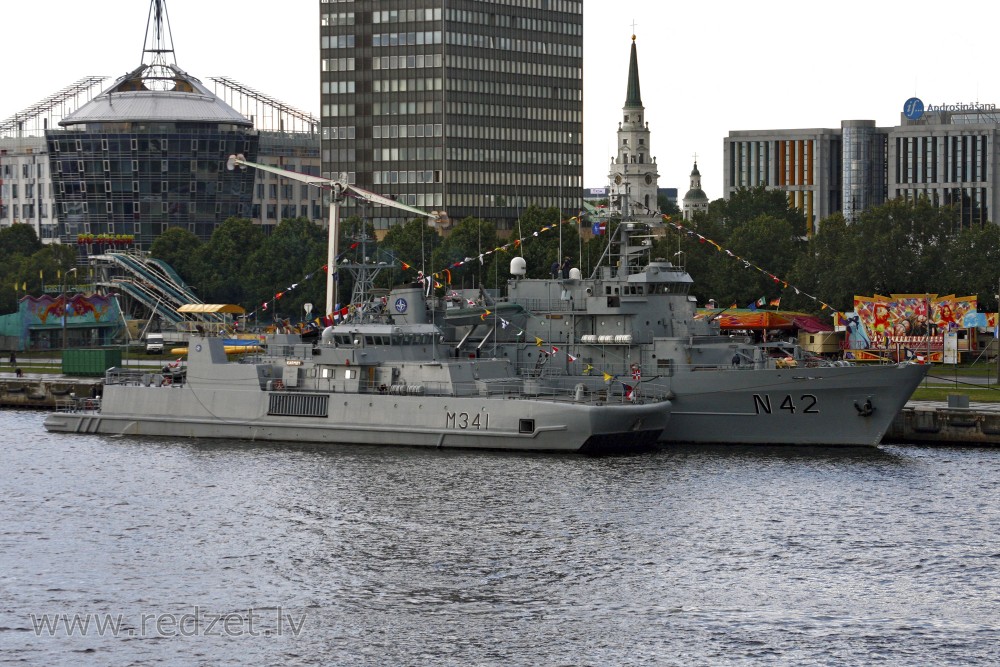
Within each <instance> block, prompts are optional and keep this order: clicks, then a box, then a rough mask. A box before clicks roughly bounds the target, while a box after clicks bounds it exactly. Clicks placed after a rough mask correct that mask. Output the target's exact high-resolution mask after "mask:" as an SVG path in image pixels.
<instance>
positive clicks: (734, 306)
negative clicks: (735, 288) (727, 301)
mask: <svg viewBox="0 0 1000 667" xmlns="http://www.w3.org/2000/svg"><path fill="white" fill-rule="evenodd" d="M729 308H730V309H733V308H739V306H737V305H736V302H735V301H733V305H731V306H729Z"/></svg>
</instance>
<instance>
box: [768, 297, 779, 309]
mask: <svg viewBox="0 0 1000 667" xmlns="http://www.w3.org/2000/svg"><path fill="white" fill-rule="evenodd" d="M770 304H771V305H772V306H774V307H775V308H777V307H778V306H780V305H781V297H780V296H779V297H778V298H777V299H771V301H770Z"/></svg>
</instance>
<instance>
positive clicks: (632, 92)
mask: <svg viewBox="0 0 1000 667" xmlns="http://www.w3.org/2000/svg"><path fill="white" fill-rule="evenodd" d="M625 106H627V107H641V106H642V94H641V93H640V92H639V58H638V57H637V56H636V55H635V35H632V55H631V56H630V57H629V61H628V92H627V93H626V94H625Z"/></svg>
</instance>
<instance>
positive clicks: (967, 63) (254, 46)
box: [0, 0, 1000, 199]
mask: <svg viewBox="0 0 1000 667" xmlns="http://www.w3.org/2000/svg"><path fill="white" fill-rule="evenodd" d="M317 2H318V0H284V2H273V0H269V1H268V0H168V2H167V9H168V14H169V18H170V26H171V29H172V34H173V38H174V48H175V50H176V55H177V62H178V64H179V65H180V66H181V67H182V68H184V69H185V70H187V71H188V72H189V73H191V74H193V75H194V76H196V77H198V78H200V79H202V81H205V82H208V77H210V76H219V75H224V76H228V77H230V78H233V79H235V80H236V81H239V82H240V83H243V84H245V85H247V86H249V87H251V88H254V89H256V90H259V91H261V92H264V93H266V94H268V95H270V96H272V97H275V98H278V99H280V100H282V101H283V102H285V103H287V104H290V105H291V106H293V107H296V108H299V109H302V110H303V111H309V112H312V113H313V114H314V115H316V116H317V117H318V116H319V90H318V89H319V71H318V61H319V37H318V26H317V15H318V9H317ZM334 6H336V5H334ZM340 6H341V7H345V8H346V5H340ZM148 13H149V2H148V1H147V0H101V1H100V2H97V3H92V2H83V1H81V0H41V1H40V2H34V3H28V2H11V3H7V2H5V3H4V5H3V12H2V14H0V20H2V21H3V27H2V33H3V41H2V42H0V44H2V51H0V53H2V57H0V82H2V88H0V89H2V91H3V93H2V94H0V119H4V118H7V117H9V116H11V115H13V114H14V113H15V112H17V111H19V110H21V109H23V108H25V107H28V106H30V105H32V104H34V103H35V102H37V101H39V100H41V99H43V98H44V97H46V96H48V95H50V94H52V93H54V92H56V91H58V90H60V89H61V88H63V87H65V86H67V85H69V84H71V83H73V82H74V81H76V80H77V79H80V78H82V77H84V76H87V75H92V74H97V75H107V76H111V77H118V76H120V75H122V74H124V73H125V72H126V71H128V70H130V69H133V68H134V67H136V66H137V65H138V64H140V62H141V60H142V45H143V38H144V36H145V29H146V20H147V17H148ZM998 19H1000V3H998V2H997V1H996V0H949V1H948V2H943V3H942V2H931V1H929V0H909V1H907V2H901V1H897V0H864V1H862V0H841V1H840V2H838V3H821V2H809V1H807V0H758V2H753V3H749V2H736V1H733V0H727V1H725V2H719V1H712V0H703V1H702V2H675V1H672V0H584V186H585V187H602V186H604V185H606V184H607V173H608V163H609V160H610V157H611V155H612V154H613V152H614V145H615V131H616V129H617V127H618V122H619V121H620V120H621V117H622V112H621V107H622V105H623V104H624V102H625V90H626V77H627V74H628V58H629V44H630V40H631V35H632V34H633V22H634V23H635V28H634V34H635V35H636V37H637V41H636V44H637V46H638V53H639V74H640V80H641V85H642V101H643V104H644V105H645V107H646V120H647V121H648V122H649V128H650V130H651V135H650V144H651V149H652V154H653V155H654V156H655V157H656V160H657V163H658V165H659V172H660V187H676V188H677V189H678V190H679V191H680V194H681V196H682V197H683V194H684V192H685V191H686V190H687V188H688V180H689V174H690V172H691V163H692V160H693V155H694V154H695V153H697V155H698V164H699V168H700V171H701V173H702V185H703V188H704V190H705V192H706V193H707V194H708V197H709V198H710V199H717V198H719V197H721V196H722V178H723V163H722V150H723V141H724V139H725V137H726V136H727V134H728V132H729V131H730V130H754V129H779V128H781V129H784V128H807V127H831V128H836V127H840V121H841V120H853V119H871V120H874V121H876V122H877V123H878V124H879V125H882V126H891V125H897V124H898V123H899V114H900V111H901V110H902V107H903V102H904V101H905V100H906V99H907V98H909V97H912V96H914V95H915V96H917V97H920V98H921V99H922V100H923V101H924V104H925V105H926V104H953V103H972V102H977V101H978V102H981V103H992V104H1000V76H997V74H996V68H997V65H998V64H1000V55H998V51H997V50H996V48H995V46H994V44H995V35H996V30H997V24H998ZM109 83H110V82H109ZM209 83H210V82H209ZM210 87H211V86H210Z"/></svg>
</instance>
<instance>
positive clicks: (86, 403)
mask: <svg viewBox="0 0 1000 667" xmlns="http://www.w3.org/2000/svg"><path fill="white" fill-rule="evenodd" d="M100 411H101V399H100V398H84V397H82V396H70V397H69V398H60V399H57V400H56V412H100Z"/></svg>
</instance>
